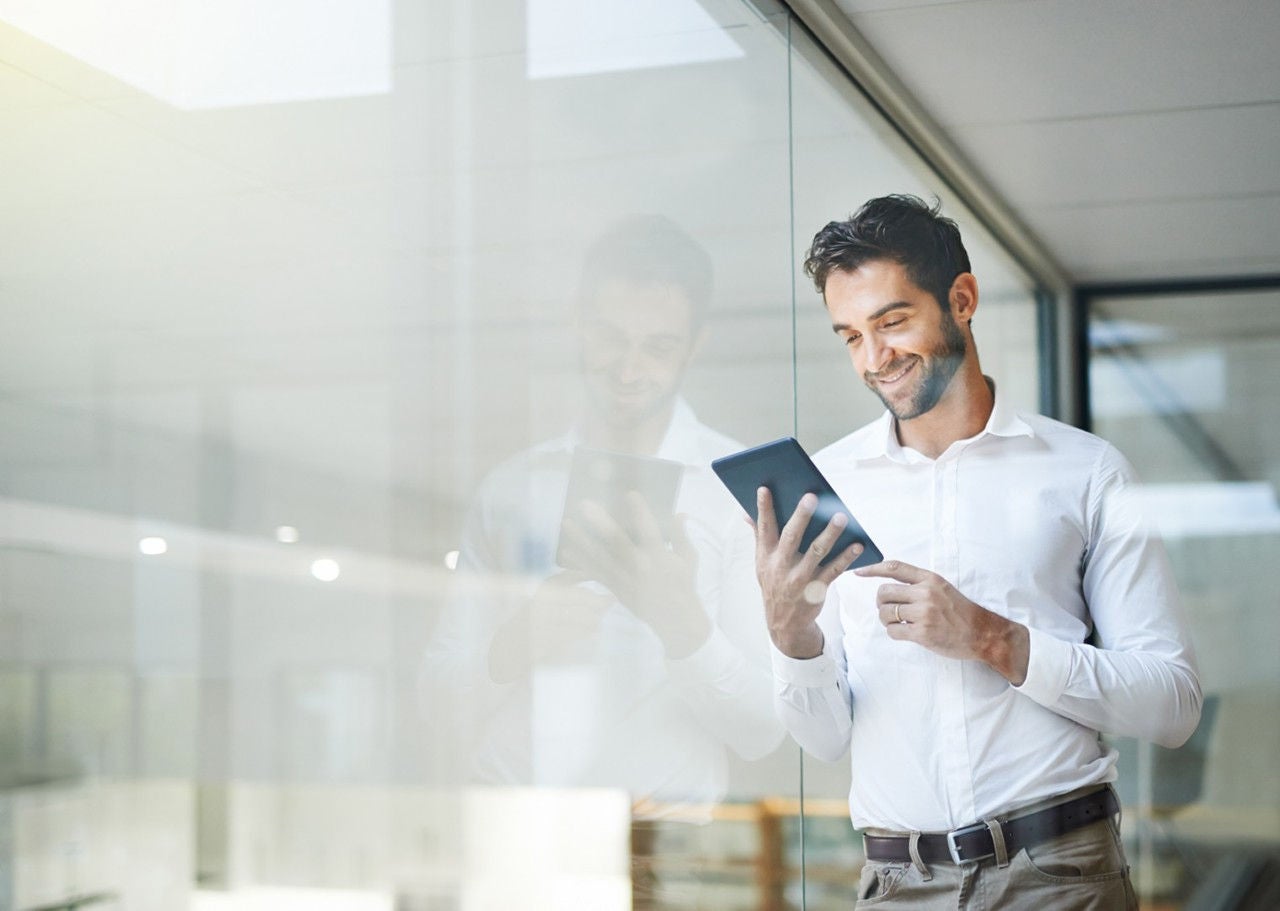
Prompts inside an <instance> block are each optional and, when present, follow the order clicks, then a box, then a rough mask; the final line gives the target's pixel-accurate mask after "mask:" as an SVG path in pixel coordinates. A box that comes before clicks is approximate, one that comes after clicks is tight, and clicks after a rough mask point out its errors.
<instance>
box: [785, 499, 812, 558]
mask: <svg viewBox="0 0 1280 911" xmlns="http://www.w3.org/2000/svg"><path fill="white" fill-rule="evenodd" d="M817 508H818V498H817V497H816V496H814V495H813V494H811V493H807V494H805V495H804V496H803V497H801V498H800V502H799V503H797V504H796V511H795V512H793V513H792V514H791V518H790V519H788V520H787V524H786V525H784V526H782V534H780V535H778V546H779V547H785V548H786V550H787V552H788V553H799V552H800V539H801V538H803V537H804V530H805V529H806V528H808V527H809V520H810V519H811V518H813V513H814V510H816V509H817Z"/></svg>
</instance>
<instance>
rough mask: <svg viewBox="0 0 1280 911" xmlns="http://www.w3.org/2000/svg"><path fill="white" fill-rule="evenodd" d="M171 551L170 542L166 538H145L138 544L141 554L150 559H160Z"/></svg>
mask: <svg viewBox="0 0 1280 911" xmlns="http://www.w3.org/2000/svg"><path fill="white" fill-rule="evenodd" d="M168 550H169V542H168V541H166V540H165V539H164V538H143V539H142V540H140V541H139V542H138V551H139V553H143V554H146V555H147V556H148V557H158V556H160V554H162V553H165V552H166V551H168Z"/></svg>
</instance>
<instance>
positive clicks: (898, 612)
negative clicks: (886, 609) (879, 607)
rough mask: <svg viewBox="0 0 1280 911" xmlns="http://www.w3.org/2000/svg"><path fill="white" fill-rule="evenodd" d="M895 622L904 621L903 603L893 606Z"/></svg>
mask: <svg viewBox="0 0 1280 911" xmlns="http://www.w3.org/2000/svg"><path fill="white" fill-rule="evenodd" d="M893 622H894V623H901V622H902V605H901V604H895V605H894V606H893Z"/></svg>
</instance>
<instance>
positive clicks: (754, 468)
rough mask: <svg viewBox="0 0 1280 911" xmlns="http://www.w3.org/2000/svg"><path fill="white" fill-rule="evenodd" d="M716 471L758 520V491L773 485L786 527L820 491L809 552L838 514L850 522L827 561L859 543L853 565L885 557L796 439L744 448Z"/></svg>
mask: <svg viewBox="0 0 1280 911" xmlns="http://www.w3.org/2000/svg"><path fill="white" fill-rule="evenodd" d="M711 468H712V470H713V471H714V472H715V473H716V474H717V475H719V476H720V480H721V481H723V482H724V485H725V486H726V487H728V488H729V491H730V492H731V493H732V494H733V495H734V497H736V498H737V500H738V502H739V503H741V504H742V508H743V509H745V510H746V511H747V512H748V513H749V514H750V516H751V518H752V519H755V518H756V491H757V490H758V489H759V488H761V487H767V488H769V491H770V492H771V493H772V494H773V509H774V512H775V513H776V514H777V517H778V528H779V529H781V528H782V526H783V525H785V524H786V522H787V520H788V519H789V518H791V514H792V513H793V512H795V511H796V506H798V505H799V504H800V498H801V497H803V496H804V495H805V494H806V493H815V494H817V495H818V509H817V511H816V512H815V513H814V514H813V518H811V519H810V520H809V527H808V528H806V529H805V530H804V535H803V536H802V538H801V540H800V550H801V551H804V550H807V549H808V547H809V545H810V544H812V543H813V539H814V538H816V537H818V535H819V534H820V533H821V532H822V529H824V528H826V527H827V523H828V522H830V521H831V517H832V516H834V515H835V514H836V513H838V512H842V513H844V514H845V515H846V516H848V517H849V524H848V525H846V526H845V528H844V531H843V532H841V533H840V537H839V538H838V539H837V540H836V544H835V547H833V548H831V553H829V554H827V556H826V557H824V558H823V560H822V563H823V564H824V565H825V564H827V563H829V562H830V561H831V560H832V559H834V558H835V556H836V555H837V554H839V553H840V552H841V551H843V550H844V549H845V548H846V547H848V546H849V545H850V544H853V543H854V542H857V543H859V544H861V545H862V547H863V551H862V553H861V554H860V555H859V556H858V559H856V560H854V561H853V565H852V566H850V567H849V568H850V569H853V568H854V567H857V566H869V565H870V564H872V563H879V562H880V561H881V560H883V559H884V555H883V554H881V553H880V548H878V547H876V546H875V544H874V543H873V542H872V540H871V538H870V537H868V535H867V533H866V532H865V531H863V530H862V526H861V525H859V524H858V520H857V519H855V518H854V517H853V513H851V512H850V511H849V507H847V506H845V505H844V503H842V502H840V498H839V497H838V496H836V492H835V491H834V490H832V489H831V485H830V484H829V483H828V482H827V479H826V478H824V477H823V476H822V472H820V471H818V468H817V466H816V465H814V464H813V461H812V460H811V459H810V458H809V455H808V453H806V452H805V451H804V449H803V448H802V447H801V446H800V444H799V443H797V442H796V441H795V440H794V439H792V438H791V437H783V438H782V439H781V440H774V441H773V442H772V443H765V444H764V445H763V446H756V447H754V448H752V449H746V450H743V451H742V452H737V453H734V454H733V455H730V456H725V457H724V458H723V459H716V460H715V461H714V462H712V463H711Z"/></svg>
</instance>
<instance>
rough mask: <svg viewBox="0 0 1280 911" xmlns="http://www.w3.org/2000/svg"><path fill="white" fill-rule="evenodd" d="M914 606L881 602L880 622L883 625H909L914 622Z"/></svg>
mask: <svg viewBox="0 0 1280 911" xmlns="http://www.w3.org/2000/svg"><path fill="white" fill-rule="evenodd" d="M916 610H917V609H916V607H915V606H913V605H907V604H898V603H894V604H881V605H880V622H881V623H882V624H884V625H885V626H909V625H911V624H912V623H914V622H915V619H916Z"/></svg>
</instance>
